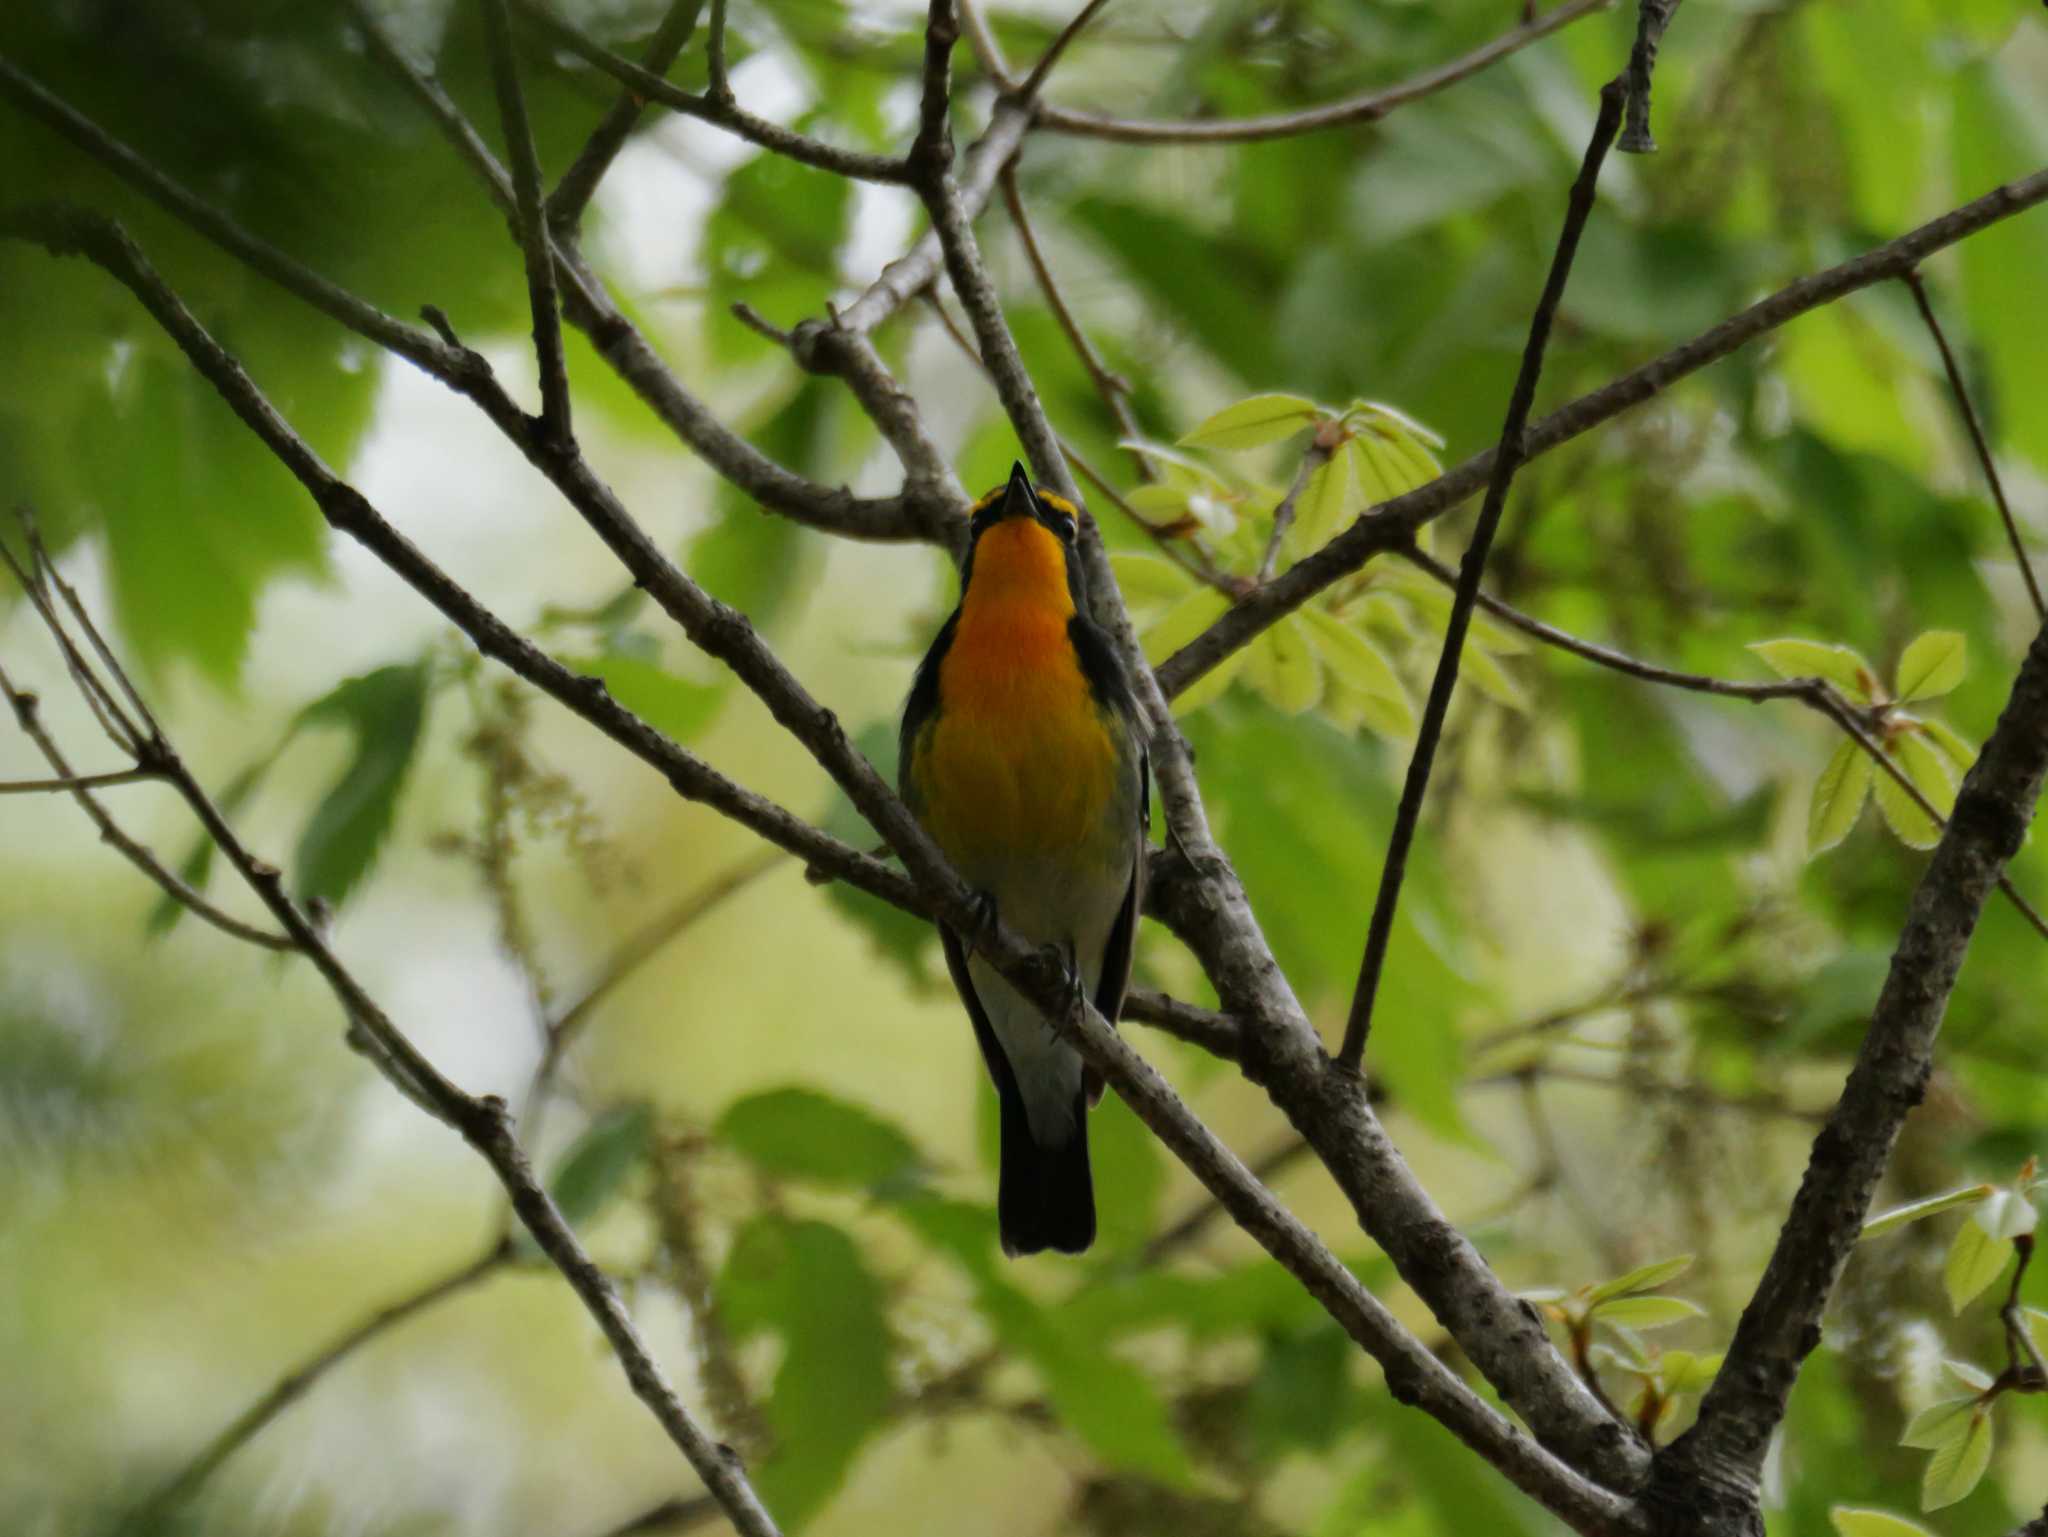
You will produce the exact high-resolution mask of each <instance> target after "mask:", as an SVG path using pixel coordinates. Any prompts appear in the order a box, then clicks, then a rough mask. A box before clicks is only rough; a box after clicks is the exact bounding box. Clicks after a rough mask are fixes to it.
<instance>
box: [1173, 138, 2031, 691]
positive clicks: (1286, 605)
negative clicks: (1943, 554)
mask: <svg viewBox="0 0 2048 1537" xmlns="http://www.w3.org/2000/svg"><path fill="white" fill-rule="evenodd" d="M2044 200H2048V170H2041V171H2036V172H2035V173H2034V174H2032V175H2031V176H2024V177H2021V178H2020V179H2019V180H2017V181H2011V182H2007V183H2006V184H2005V185H2003V186H2000V187H1994V188H1993V189H1992V190H1991V191H1989V192H1987V193H1985V194H1984V195H1983V196H1982V197H1980V198H1977V199H1975V200H1974V201H1972V202H1968V203H1965V204H1963V205H1962V206H1961V207H1960V208H1955V209H1951V210H1950V211H1949V212H1947V213H1945V214H1943V215H1942V216H1941V217H1940V218H1938V219H1932V220H1930V221H1928V222H1927V223H1926V224H1923V225H1921V226H1920V227H1919V228H1918V229H1915V230H1911V231H1909V232H1908V233H1906V234H1904V235H1901V236H1900V237H1899V238H1898V239H1896V240H1893V241H1890V242H1888V243H1887V244H1885V245H1882V246H1878V247H1875V248H1874V249H1872V250H1869V251H1866V252H1864V253H1863V254H1862V255H1860V256H1857V257H1853V258H1851V259H1850V260H1848V261H1845V262H1842V263H1841V264H1839V265H1838V266H1834V267H1829V268H1827V269H1826V270H1824V271H1821V272H1816V273H1813V274H1812V275H1810V276H1808V277H1803V278H1800V279H1799V280H1798V281H1797V282H1794V283H1790V284H1788V285H1786V286H1785V287H1784V288H1781V289H1779V290H1778V291H1777V292H1776V293H1774V294H1772V295H1770V297H1768V298H1765V299H1760V300H1758V301H1757V302H1756V303H1755V304H1752V305H1750V306H1749V308H1747V309H1745V310H1742V311H1740V312H1739V313H1737V314H1735V315H1732V316H1730V317H1729V318H1728V319H1726V320H1724V321H1722V322H1721V323H1720V324H1719V325H1716V326H1714V327H1712V328H1711V329H1710V330H1707V331H1703V332H1701V333H1700V334H1699V335H1698V336H1696V337H1694V338H1693V339H1692V340H1690V341H1688V342H1684V343H1682V344H1680V345H1679V346H1676V347H1674V348H1672V349H1671V350H1670V351H1669V352H1666V353H1664V354H1662V355H1661V356H1659V357H1656V358H1653V359H1652V360H1651V361H1649V362H1648V363H1645V364H1643V365H1642V367H1640V368H1637V369H1634V370H1632V371H1631V372H1629V373H1626V374H1623V375H1622V376H1621V377H1620V378H1618V379H1615V380H1613V381H1611V382H1610V383H1608V384H1605V385H1603V386H1602V387H1601V388H1599V389H1597V390H1593V391H1592V392H1590V393H1589V394H1585V395H1581V396H1580V397H1579V398H1578V399H1577V400H1574V401H1572V402H1571V403H1569V404H1568V405H1565V406H1563V407H1560V408H1559V409H1558V410H1555V411H1553V412H1551V413H1550V414H1549V415H1548V416H1545V417H1542V418H1541V419H1539V420H1537V421H1535V422H1532V423H1530V424H1529V427H1528V430H1527V432H1526V433H1525V434H1524V435H1523V445H1522V458H1523V461H1524V462H1525V463H1526V462H1527V461H1528V460H1531V459H1534V458H1535V457H1537V456H1538V455H1539V454H1544V453H1548V452H1549V451H1550V450H1551V449H1553V448H1556V447H1558V446H1559V445H1560V444H1562V443H1567V442H1570V441H1571V440H1572V439H1573V438H1576V437H1578V436H1580V435H1581V434H1582V433H1585V432H1588V431H1590V430H1592V429H1593V428H1594V427H1597V426H1599V425H1600V424H1601V423H1602V422H1606V421H1609V420H1611V419H1612V418H1614V417H1617V416H1619V415H1621V414H1622V413H1623V412H1624V411H1627V410H1629V409H1630V408H1631V407H1634V406H1639V405H1641V404H1642V403H1643V402H1644V401H1646V400H1649V399H1651V398H1652V397H1653V396H1655V395H1658V394H1660V393H1661V392H1662V391H1664V390H1665V389H1668V388H1669V387H1670V386H1671V385H1673V384H1676V383H1677V382H1678V381H1679V380H1680V379H1683V378H1684V377H1686V375H1688V374H1691V373H1695V372H1697V371H1698V370H1699V369H1701V368H1704V367H1705V366H1706V365H1707V364H1709V363H1712V362H1715V361H1717V360H1718V359H1721V358H1724V357H1726V356H1728V355H1729V354H1730V353H1732V352H1734V351H1736V350H1737V349H1739V348H1741V347H1742V346H1744V345H1745V344H1747V343H1749V342H1752V341H1754V340H1756V338H1757V337H1759V336H1762V335H1765V334H1766V333H1768V332H1770V331H1773V330H1776V329H1777V328H1778V327H1780V326H1782V325H1784V324H1786V323H1787V322H1788V321H1791V320H1795V319H1797V318H1798V317H1799V316H1801V315H1804V314H1806V313H1807V312H1809V311H1811V310H1815V309H1819V308H1820V307H1821V306H1823V305H1826V304H1831V303H1833V302H1834V301H1835V300H1837V299H1839V298H1841V297H1842V296H1843V295H1845V294H1850V293H1854V292H1855V291H1856V290H1857V289H1859V288H1868V287H1870V286H1872V285H1873V284H1876V283H1881V282H1884V281H1886V280H1888V279H1890V278H1896V277H1900V276H1902V275H1903V274H1904V273H1906V272H1907V271H1909V270H1910V269H1912V268H1913V267H1915V266H1917V265H1918V264H1919V263H1920V262H1921V261H1923V260H1925V259H1926V258H1927V257H1928V256H1929V255H1931V254H1933V253H1934V252H1936V251H1939V250H1941V249H1943V248H1944V247H1946V246H1951V245H1954V244H1955V243H1956V242H1957V241H1960V240H1964V239H1966V238H1968V237H1969V236H1971V235H1974V234H1976V233H1978V232H1979V231H1980V230H1984V229H1987V228H1989V227H1990V226H1991V225H1993V224H1996V223H1998V222H1999V221H2000V220H2002V219H2009V218H2011V217H2012V216H2013V215H2014V214H2017V213H2023V212H2025V211H2026V210H2027V209H2029V208H2032V207H2034V206H2035V205H2036V204H2038V203H2040V202H2042V201H2044ZM1497 451H1498V450H1497V449H1488V450H1486V451H1485V452H1483V453H1480V454H1476V455H1474V456H1473V457H1472V458H1470V459H1467V460H1466V461H1465V462H1464V463H1463V464H1460V465H1458V466H1456V467H1455V468H1454V469H1450V470H1447V471H1445V472H1444V473H1443V474H1442V475H1440V476H1438V477H1437V478H1436V479H1435V480H1433V481H1430V482H1429V483H1428V484H1427V485H1423V486H1418V487H1416V488H1415V489H1414V490H1413V491H1407V492H1404V493H1402V494H1401V495H1400V496H1397V497H1394V498H1392V499H1391V500H1389V501H1385V502H1382V503H1380V504H1379V505H1378V506H1376V507H1373V508H1371V509H1369V510H1368V512H1367V514H1366V515H1365V516H1362V517H1360V518H1359V519H1358V520H1357V521H1356V522H1355V523H1353V524H1352V525H1351V527H1350V528H1348V529H1346V530H1345V531H1344V532H1343V533H1341V534H1339V535H1338V536H1337V537H1336V538H1334V539H1332V540H1331V541H1330V542H1329V543H1327V544H1325V545H1324V546H1323V547H1322V548H1321V549H1319V550H1317V551H1316V552H1315V553H1314V554H1313V555H1310V556H1307V557H1305V558H1304V559H1302V560H1299V561H1297V562H1295V564H1294V565H1293V566H1291V567H1289V568H1288V569H1287V571H1285V572H1284V573H1283V574H1281V575H1280V576H1278V577H1275V578H1274V579H1273V580H1272V581H1270V582H1268V583H1266V584H1265V585H1264V586H1262V587H1260V588H1258V589H1256V590H1255V591H1253V592H1251V593H1250V594H1248V595H1247V596H1246V597H1245V598H1244V599H1242V600H1241V601H1240V602H1239V603H1238V604H1237V605H1236V606H1235V607H1234V608H1232V609H1231V610H1230V611H1229V612H1228V613H1226V614H1224V615H1223V616H1222V617H1221V618H1219V619H1218V620H1217V621H1216V622H1215V623H1214V624H1212V625H1210V626H1209V628H1208V629H1206V630H1204V631H1203V632H1202V633H1201V634H1200V635H1198V636H1197V637H1195V639H1194V640H1192V641H1190V642H1188V644H1187V645H1185V646H1183V647H1182V648H1181V649H1180V650H1179V651H1176V652H1175V653H1174V654H1173V655H1172V656H1170V657H1168V658H1167V659H1166V660H1165V661H1164V662H1162V663H1160V664H1159V669H1158V671H1159V682H1160V686H1161V688H1163V689H1164V690H1165V692H1166V693H1167V695H1168V696H1169V697H1171V696H1172V695H1174V694H1178V693H1179V692H1181V690H1183V689H1185V688H1187V687H1188V685H1189V684H1191V683H1193V682H1194V681H1195V680H1196V679H1197V678H1199V677H1201V676H1202V674H1203V673H1205V672H1207V671H1208V670H1209V669H1210V668H1212V667H1214V666H1215V665H1216V664H1217V663H1218V662H1220V661H1222V660H1223V658H1224V657H1226V656H1228V655H1229V654H1230V653H1231V652H1233V651H1236V650H1238V649H1239V648H1240V647H1242V646H1245V645H1247V644H1249V643H1250V641H1251V640H1252V639H1253V638H1254V637H1255V636H1257V635H1258V634H1260V633H1261V632H1262V631H1264V630H1265V629H1267V628H1268V627H1269V626H1271V625H1273V624H1276V623H1278V622H1279V620H1281V619H1282V618H1284V617H1285V616H1286V615H1288V614H1290V613H1292V612H1294V610H1295V609H1297V608H1299V607H1301V605H1302V604H1304V603H1306V602H1308V601H1309V599H1311V598H1313V597H1314V596H1315V595H1316V594H1317V593H1319V592H1321V591H1323V589H1325V588H1326V587H1328V586H1329V585H1330V584H1331V583H1333V582H1337V581H1341V580H1342V579H1343V578H1344V577H1347V576H1349V575H1351V574H1352V573H1353V572H1355V571H1357V570H1358V569H1359V568H1360V567H1361V566H1363V565H1364V564H1365V563H1366V562H1367V561H1369V560H1371V559H1372V558H1373V557H1374V556H1375V555H1379V554H1383V553H1385V552H1386V551H1388V550H1392V549H1395V548H1398V547H1399V546H1400V545H1403V544H1406V543H1407V542H1408V541H1409V540H1410V539H1412V538H1413V537H1414V534H1415V531H1416V530H1417V529H1418V528H1420V527H1422V526H1423V525H1424V524H1425V523H1428V522H1430V521H1431V520H1432V519H1434V518H1437V517H1440V516H1442V515H1443V514H1444V513H1446V512H1448V511H1450V510H1451V509H1452V508H1453V507H1456V506H1458V505H1459V504H1460V503H1461V502H1463V501H1464V500H1465V499H1466V498H1467V497H1469V496H1471V495H1472V493H1473V492H1475V491H1477V490H1479V489H1480V488H1481V487H1483V486H1484V485H1485V484H1486V483H1487V480H1488V478H1489V476H1490V475H1491V474H1492V471H1493V460H1494V456H1495V454H1496V452H1497Z"/></svg>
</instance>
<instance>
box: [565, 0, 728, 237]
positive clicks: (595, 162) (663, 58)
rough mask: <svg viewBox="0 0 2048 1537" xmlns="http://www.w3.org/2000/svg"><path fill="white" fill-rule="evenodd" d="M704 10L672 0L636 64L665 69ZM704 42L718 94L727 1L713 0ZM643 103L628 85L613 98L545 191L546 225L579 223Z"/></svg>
mask: <svg viewBox="0 0 2048 1537" xmlns="http://www.w3.org/2000/svg"><path fill="white" fill-rule="evenodd" d="M703 9H704V0H673V3H671V4H670V6H669V8H668V11H667V13H666V14H665V15H664V16H663V17H662V18H661V25H660V26H658V27H656V28H655V29H654V36H653V37H651V38H649V39H648V41H647V52H646V53H645V54H643V55H641V59H640V67H641V68H642V69H644V70H646V71H647V73H649V74H650V75H656V76H659V75H662V74H665V73H666V72H667V70H668V68H669V66H670V65H672V64H673V63H675V61H676V56H677V55H678V54H680V53H681V52H682V51H683V48H684V47H685V45H687V44H688V43H689V41H690V34H691V33H693V32H695V31H696V30H697V17H698V15H699V14H700V13H701V12H702V11H703ZM705 43H706V53H705V56H706V58H707V59H708V60H709V61H710V67H711V89H712V95H713V96H714V97H716V96H718V95H720V94H721V92H723V91H724V85H725V0H711V26H710V32H709V36H708V37H707V38H706V39H705ZM725 94H730V93H725ZM646 107H647V102H646V98H645V97H643V96H642V95H641V94H640V93H639V92H638V91H636V90H634V89H633V88H632V87H631V86H628V87H626V88H625V89H624V90H622V91H620V92H619V99H618V100H617V101H615V102H613V103H612V105H611V110H610V111H608V112H606V113H605V115H604V117H603V119H602V120H601V121H600V122H599V123H598V125H597V127H596V128H594V129H592V130H591V134H590V139H589V142H587V143H586V144H585V145H584V146H583V150H582V153H580V154H579V155H577V157H576V158H575V160H574V161H573V162H571V163H570V166H569V169H568V170H566V171H564V172H563V173H562V179H561V180H560V181H558V182H556V183H555V190H554V191H552V192H550V193H549V194H548V203H547V215H548V220H547V222H548V227H549V228H550V229H552V230H553V231H555V233H556V234H557V235H560V236H562V237H563V238H565V239H566V238H568V237H570V236H571V235H573V234H574V232H575V230H576V227H577V226H578V225H579V224H581V223H582V222H583V210H584V209H585V208H587V207H588V206H589V204H590V199H591V197H592V195H593V194H595V193H596V191H597V188H598V184H599V183H600V182H602V181H603V180H604V175H605V172H606V171H608V170H610V169H611V164H612V161H613V160H615V159H616V158H617V157H618V153H619V151H620V150H621V149H623V148H624V147H625V143H626V138H627V136H628V135H629V134H631V133H632V131H633V129H634V127H635V126H636V125H637V124H638V123H639V121H640V114H641V113H642V112H643V111H645V110H646Z"/></svg>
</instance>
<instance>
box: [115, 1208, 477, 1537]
mask: <svg viewBox="0 0 2048 1537" xmlns="http://www.w3.org/2000/svg"><path fill="white" fill-rule="evenodd" d="M511 1259H512V1246H511V1244H510V1243H507V1242H504V1241H502V1240H500V1241H497V1242H494V1243H493V1244H492V1245H491V1246H490V1247H489V1248H488V1249H486V1250H485V1251H484V1252H483V1253H482V1254H480V1255H478V1256H477V1257H476V1258H475V1259H472V1260H468V1261H466V1262H464V1263H463V1264H461V1265H459V1266H457V1267H456V1268H455V1269H453V1270H451V1271H448V1272H447V1273H446V1274H444V1275H440V1276H436V1277H435V1278H434V1279H433V1280H431V1281H428V1282H426V1283H425V1284H424V1285H422V1286H420V1287H419V1288H418V1289H416V1290H414V1291H412V1292H409V1293H407V1294H406V1295H405V1296H404V1297H401V1298H400V1299H399V1300H398V1301H396V1302H394V1303H391V1304H390V1305H389V1306H387V1307H383V1308H379V1309H378V1310H377V1311H376V1312H374V1313H372V1314H370V1316H369V1317H367V1318H365V1319H364V1320H363V1321H362V1322H361V1323H358V1324H357V1325H356V1326H355V1327H354V1328H352V1329H349V1330H348V1331H347V1332H345V1333H344V1334H342V1335H340V1336H339V1337H338V1338H336V1339H334V1340H333V1341H331V1342H330V1343H329V1344H327V1345H326V1346H324V1347H322V1348H321V1349H320V1350H318V1351H316V1352H314V1354H312V1355H310V1356H308V1357H307V1358H306V1359H305V1360H303V1361H301V1362H300V1363H299V1364H298V1365H297V1366H294V1367H293V1368H292V1369H291V1370H290V1371H288V1372H286V1373H285V1374H284V1375H283V1376H282V1377H280V1378H278V1379H277V1381H276V1382H275V1383H273V1384H271V1386H270V1388H269V1390H268V1391H267V1392H265V1393H264V1395H263V1396H262V1397H261V1398H259V1399H257V1400H256V1401H255V1402H254V1403H252V1404H250V1405H249V1407H248V1408H246V1409H244V1410H243V1411H242V1412H241V1413H240V1414H238V1415H236V1416H235V1418H234V1419H233V1421H232V1422H230V1423H229V1424H228V1425H227V1426H225V1427H224V1428H223V1429H222V1430H221V1432H220V1433H219V1434H218V1435H216V1436H215V1437H214V1438H213V1439H212V1440H211V1441H209V1442H207V1443H206V1445H205V1446H204V1447H202V1448H200V1450H199V1452H198V1454H197V1455H195V1456H194V1457H192V1458H191V1460H189V1461H188V1462H186V1464H185V1465H184V1466H183V1467H181V1468H180V1469H179V1470H178V1471H177V1472H176V1473H174V1474H172V1475H171V1477H170V1478H168V1479H166V1480H165V1481H164V1482H163V1483H162V1484H161V1485H159V1486H158V1487H157V1489H156V1490H155V1491H154V1492H153V1493H152V1494H150V1495H149V1497H148V1498H147V1499H145V1500H143V1501H142V1503H141V1504H139V1505H138V1506H137V1507H136V1508H135V1511H134V1520H135V1523H136V1525H137V1526H138V1527H139V1528H141V1529H145V1530H148V1529H153V1528H154V1527H155V1526H156V1525H157V1524H158V1523H160V1522H161V1521H163V1520H164V1519H165V1518H166V1517H168V1516H170V1515H171V1514H172V1513H173V1512H175V1511H176V1510H177V1509H178V1508H179V1507H180V1506H182V1505H184V1504H185V1503H186V1502H187V1501H188V1500H190V1499H191V1497H192V1496H193V1495H194V1494H196V1493H197V1492H198V1490H199V1487H200V1485H202V1484H204V1483H205V1482H206V1481H207V1480H208V1479H209V1478H211V1477H212V1476H213V1475H214V1473H216V1472H217V1471H218V1470H219V1469H220V1466H221V1464H222V1463H224V1462H226V1461H227V1460H228V1459H229V1458H230V1457H232V1456H234V1454H235V1453H236V1452H238V1451H240V1450H241V1449H242V1448H243V1447H244V1446H247V1445H248V1444H249V1443H250V1442H251V1441H253V1440H254V1439H255V1438H256V1436H257V1435H258V1433H259V1432H261V1431H262V1430H263V1428H264V1427H265V1426H267V1425H268V1424H270V1422H271V1421H272V1420H274V1419H276V1418H277V1417H278V1416H279V1415H280V1414H282V1413H284V1411H285V1410H287V1409H289V1408H290V1407H291V1406H292V1405H293V1404H295V1403H297V1402H298V1401H299V1400H300V1399H301V1398H303V1397H305V1396H306V1394H307V1393H309V1392H310V1391H312V1389H313V1387H314V1385H315V1384H316V1383H318V1382H319V1381H320V1379H321V1378H323V1377H325V1376H326V1375H327V1374H328V1373H329V1372H331V1371H333V1370H334V1369H335V1368H336V1367H337V1366H339V1365H341V1363H342V1362H344V1361H346V1360H347V1359H348V1358H349V1357H350V1356H352V1355H354V1354H355V1353H356V1352H357V1351H359V1350H361V1349H362V1348H363V1347H364V1346H365V1345H368V1344H370V1343H371V1342H372V1341H373V1340H377V1339H380V1338H382V1337H383V1336H384V1335H386V1334H388V1333H390V1332H391V1331H392V1330H393V1329H395V1328H397V1327H398V1326H399V1325H400V1324H402V1323H404V1322H405V1321H406V1320H407V1319H409V1318H413V1317H415V1316H416V1315H418V1314H420V1313H423V1312H425V1311H426V1310H427V1309H428V1308H431V1307H433V1306H434V1305H435V1304H436V1303H438V1302H445V1301H446V1300H447V1299H448V1298H450V1297H453V1296H455V1295H457V1294H458V1293H461V1292H464V1291H467V1290H468V1289H469V1288H470V1287H472V1286H474V1285H476V1284H477V1283H478V1282H479V1281H482V1280H484V1279H485V1278H486V1277H489V1276H492V1275H495V1274H497V1273H498V1272H499V1271H500V1270H502V1269H504V1268H505V1266H506V1265H507V1264H509V1263H510V1262H511Z"/></svg>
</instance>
